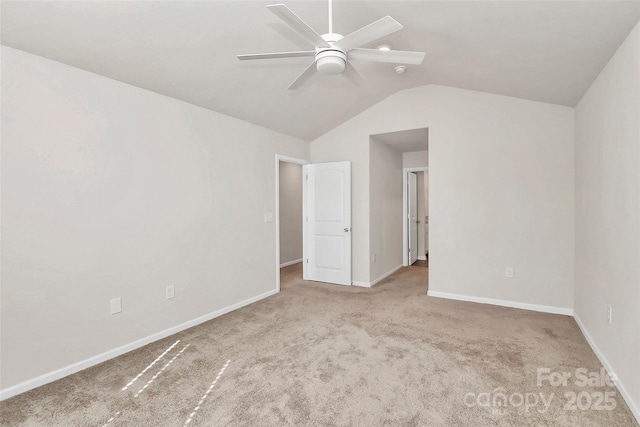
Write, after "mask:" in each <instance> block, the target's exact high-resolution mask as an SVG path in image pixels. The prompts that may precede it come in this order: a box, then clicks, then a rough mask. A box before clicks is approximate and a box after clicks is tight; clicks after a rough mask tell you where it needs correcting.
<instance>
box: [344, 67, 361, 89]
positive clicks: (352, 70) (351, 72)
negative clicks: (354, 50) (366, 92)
mask: <svg viewBox="0 0 640 427" xmlns="http://www.w3.org/2000/svg"><path fill="white" fill-rule="evenodd" d="M344 75H345V76H346V77H347V78H348V79H349V80H351V81H352V82H353V83H355V84H356V85H357V86H362V85H363V84H364V83H365V80H364V77H362V74H360V71H358V69H357V68H356V67H354V66H353V64H351V63H350V62H347V67H346V68H345V70H344Z"/></svg>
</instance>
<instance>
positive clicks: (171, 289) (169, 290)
mask: <svg viewBox="0 0 640 427" xmlns="http://www.w3.org/2000/svg"><path fill="white" fill-rule="evenodd" d="M175 296H176V288H175V287H174V286H173V285H169V286H167V299H171V298H173V297H175Z"/></svg>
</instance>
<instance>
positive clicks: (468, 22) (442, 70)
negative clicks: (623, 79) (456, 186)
mask: <svg viewBox="0 0 640 427" xmlns="http://www.w3.org/2000/svg"><path fill="white" fill-rule="evenodd" d="M278 1H279V0H274V1H238V0H235V1H194V2H191V1H160V2H155V1H130V2H115V1H114V2H112V1H105V2H102V1H80V2H38V1H30V2H21V1H19V2H13V1H2V3H1V8H2V14H1V26H2V33H1V37H2V44H4V45H7V46H11V47H14V48H17V49H21V50H24V51H27V52H32V53H35V54H37V55H41V56H44V57H47V58H51V59H54V60H56V61H60V62H63V63H66V64H69V65H73V66H75V67H79V68H82V69H85V70H88V71H92V72H95V73H98V74H102V75H104V76H107V77H111V78H113V79H117V80H121V81H123V82H126V83H130V84H132V85H135V86H139V87H142V88H145V89H149V90H152V91H154V92H158V93H161V94H165V95H168V96H171V97H174V98H178V99H182V100H184V101H187V102H190V103H193V104H196V105H200V106H202V107H205V108H209V109H211V110H215V111H219V112H221V113H225V114H228V115H231V116H235V117H238V118H240V119H243V120H247V121H250V122H253V123H257V124H259V125H262V126H265V127H268V128H271V129H275V130H277V131H280V132H283V133H286V134H289V135H293V136H296V137H300V138H303V139H306V140H312V139H314V138H316V137H318V136H319V135H321V134H323V133H324V132H326V131H328V130H330V129H332V128H334V127H335V126H337V125H338V124H340V123H342V122H344V121H346V120H348V119H349V118H351V117H353V116H354V115H356V114H358V113H359V112H361V111H363V110H365V109H366V108H368V107H370V106H371V105H373V104H375V103H376V102H378V101H380V100H382V99H384V98H385V97H387V96H389V95H390V94H392V93H395V92H397V91H399V90H402V89H406V88H410V87H415V86H421V85H425V84H430V83H436V84H442V85H448V86H454V87H460V88H466V89H473V90H479V91H486V92H493V93H498V94H503V95H509V96H515V97H520V98H526V99H531V100H536V101H543V102H550V103H555V104H563V105H569V106H573V105H575V104H576V102H577V101H578V100H579V99H580V97H581V95H582V94H583V93H584V92H585V90H586V89H587V88H588V86H589V85H590V83H591V82H592V81H593V79H594V78H595V77H596V76H597V74H598V72H599V71H600V70H601V69H602V68H603V66H604V65H605V64H606V62H607V61H608V59H609V58H610V57H611V55H612V54H613V53H614V52H615V50H616V48H617V47H618V46H619V45H620V43H621V42H622V40H624V38H625V36H626V35H627V34H628V33H629V32H630V30H631V29H632V28H633V25H634V24H635V23H636V22H637V21H638V19H639V18H640V2H639V1H590V2H581V1H471V2H462V1H342V0H336V1H334V6H333V11H334V31H335V32H339V33H341V34H343V35H346V34H348V33H350V32H352V31H354V30H356V29H358V28H360V27H362V26H364V25H366V24H369V23H371V22H373V21H375V20H377V19H378V18H381V17H383V16H385V15H391V16H392V17H394V18H395V19H396V20H398V21H399V22H400V23H401V24H403V25H404V27H405V28H404V29H403V30H401V31H399V32H397V33H395V34H392V35H391V36H389V37H387V38H385V39H382V40H380V41H379V42H376V43H375V44H374V46H369V47H375V46H377V45H378V44H382V43H386V44H389V45H391V46H392V47H393V48H395V49H402V50H417V51H425V52H426V53H427V55H426V58H425V62H424V63H423V65H422V66H410V67H408V70H407V72H406V74H404V75H396V74H395V73H394V71H393V67H394V64H368V63H357V64H355V65H356V66H357V67H358V69H359V70H360V72H361V74H362V75H363V76H364V78H365V79H366V83H365V84H363V85H361V86H356V85H354V84H353V83H352V82H351V81H350V80H348V79H346V77H345V76H342V75H338V76H324V75H317V76H316V78H314V79H313V80H312V81H311V82H310V83H309V84H307V85H305V86H304V87H303V88H301V89H299V90H297V91H287V90H286V88H287V86H288V85H289V84H290V83H291V82H292V81H293V80H294V79H295V78H296V77H297V76H298V75H299V74H300V73H301V72H302V70H304V68H305V67H306V66H307V65H308V64H309V63H310V60H311V58H293V59H283V60H264V61H243V62H240V61H238V60H237V59H236V57H235V55H236V54H241V53H257V52H273V51H286V50H307V49H308V48H309V47H310V46H308V45H307V44H306V42H305V41H304V40H303V39H302V38H301V37H300V36H298V35H297V34H296V33H294V32H293V31H292V30H290V29H289V28H288V27H287V26H286V25H285V24H284V23H282V22H281V21H280V20H279V19H278V17H276V16H275V15H274V14H272V13H270V12H269V11H268V10H267V9H266V8H265V7H264V6H265V5H267V4H273V3H277V2H278ZM284 3H285V4H287V5H288V6H289V7H290V8H291V9H292V10H293V11H294V12H295V13H296V14H298V16H300V17H301V18H302V19H304V20H305V21H307V22H308V23H309V25H311V26H312V27H313V28H314V29H316V31H317V32H319V33H324V32H326V31H327V26H328V24H327V3H326V2H325V1H320V2H318V1H286V2H284Z"/></svg>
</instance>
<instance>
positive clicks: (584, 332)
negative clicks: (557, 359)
mask: <svg viewBox="0 0 640 427" xmlns="http://www.w3.org/2000/svg"><path fill="white" fill-rule="evenodd" d="M573 318H574V319H575V321H576V323H577V324H578V327H579V328H580V330H581V331H582V335H584V337H585V339H586V340H587V342H588V343H589V345H590V346H591V349H592V350H593V352H594V353H595V354H596V356H598V359H600V363H602V366H603V367H604V369H606V370H607V372H608V373H609V376H610V377H611V379H613V380H614V382H615V384H616V387H617V388H618V391H619V392H620V394H621V395H622V398H623V399H624V401H625V402H627V406H629V409H630V410H631V412H632V413H633V416H634V417H636V421H637V422H638V424H640V409H639V408H638V406H636V403H635V402H634V401H633V399H632V398H631V396H630V395H629V393H628V392H627V389H625V387H624V385H623V384H622V382H620V379H619V378H618V376H617V375H616V374H615V372H614V371H613V369H611V365H610V364H609V362H608V361H607V358H606V357H604V354H602V352H601V351H600V348H599V347H598V346H597V344H596V342H595V341H594V340H593V338H591V335H589V332H588V331H587V328H586V327H585V326H584V324H583V323H582V321H581V320H580V317H578V313H576V312H574V313H573Z"/></svg>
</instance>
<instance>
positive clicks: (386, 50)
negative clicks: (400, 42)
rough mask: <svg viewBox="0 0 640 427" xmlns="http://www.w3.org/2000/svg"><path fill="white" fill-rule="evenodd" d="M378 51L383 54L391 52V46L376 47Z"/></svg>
mask: <svg viewBox="0 0 640 427" xmlns="http://www.w3.org/2000/svg"><path fill="white" fill-rule="evenodd" d="M378 50H381V51H383V52H389V51H390V50H391V46H389V45H388V44H383V45H380V46H378Z"/></svg>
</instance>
